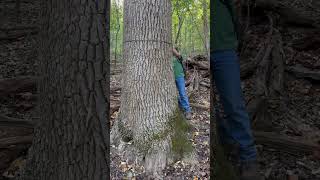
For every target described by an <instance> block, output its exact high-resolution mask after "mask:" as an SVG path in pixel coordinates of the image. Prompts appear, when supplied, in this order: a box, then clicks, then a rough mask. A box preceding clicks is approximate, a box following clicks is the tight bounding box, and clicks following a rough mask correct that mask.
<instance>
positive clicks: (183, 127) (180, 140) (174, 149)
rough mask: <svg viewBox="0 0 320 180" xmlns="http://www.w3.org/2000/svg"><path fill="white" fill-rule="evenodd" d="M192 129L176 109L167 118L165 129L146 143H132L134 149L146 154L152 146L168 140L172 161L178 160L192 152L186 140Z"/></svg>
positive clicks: (190, 145)
mask: <svg viewBox="0 0 320 180" xmlns="http://www.w3.org/2000/svg"><path fill="white" fill-rule="evenodd" d="M191 130H192V127H191V125H190V124H189V123H188V122H187V120H186V119H185V118H184V117H183V115H182V113H181V111H180V110H179V108H178V107H177V108H176V109H175V110H174V112H173V114H172V115H171V116H170V117H169V120H168V123H167V125H166V127H165V128H164V129H163V130H162V131H161V132H158V133H155V134H153V135H152V136H150V138H148V139H147V141H145V140H144V141H143V142H140V141H138V140H135V141H134V144H135V147H136V148H137V149H138V150H139V151H140V152H141V153H143V154H146V153H148V151H149V150H150V148H151V147H152V145H154V144H156V143H158V142H160V141H165V140H169V141H171V152H168V153H172V155H173V157H174V159H180V158H182V157H183V156H184V155H186V154H188V153H191V152H192V151H193V147H192V143H191V141H190V140H189V139H188V133H190V134H191Z"/></svg>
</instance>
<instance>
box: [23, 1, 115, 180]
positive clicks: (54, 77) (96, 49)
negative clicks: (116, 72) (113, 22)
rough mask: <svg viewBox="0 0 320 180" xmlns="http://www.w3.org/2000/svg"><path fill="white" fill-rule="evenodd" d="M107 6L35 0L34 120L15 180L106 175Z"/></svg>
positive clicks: (69, 179)
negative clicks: (21, 168)
mask: <svg viewBox="0 0 320 180" xmlns="http://www.w3.org/2000/svg"><path fill="white" fill-rule="evenodd" d="M97 2H98V3H97ZM106 3H107V4H106ZM109 7H110V4H109V2H108V1H96V2H95V1H83V2H82V1H63V0H54V1H45V0H43V1H41V32H40V37H39V40H40V41H39V47H40V49H39V59H40V62H39V67H40V72H39V73H40V75H42V78H40V82H39V87H38V88H39V91H40V101H39V102H40V104H39V106H40V108H39V109H40V113H39V115H40V120H39V122H37V125H36V128H35V132H34V138H33V144H32V147H31V148H30V150H29V155H28V162H27V166H26V169H25V171H24V173H23V174H22V176H21V179H23V180H44V179H46V180H57V179H59V180H75V179H90V180H92V179H93V180H101V179H108V177H109V167H108V166H109V163H108V158H107V156H108V154H109V152H108V149H109V146H108V141H109V139H108V138H107V137H108V134H107V131H108V129H107V128H108V122H107V116H109V114H108V109H109V105H108V103H107V102H109V99H107V96H106V93H107V91H108V89H107V88H108V87H109V86H107V84H109V83H108V81H107V80H108V78H107V75H108V71H109V69H108V68H109V63H108V62H107V58H108V57H109V52H108V51H109V43H108V42H109V37H108V33H106V30H107V31H108V30H109V28H107V29H106V24H109V14H107V13H109ZM106 17H107V18H108V19H107V20H106Z"/></svg>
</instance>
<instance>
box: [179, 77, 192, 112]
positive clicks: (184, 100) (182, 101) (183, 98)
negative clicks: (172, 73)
mask: <svg viewBox="0 0 320 180" xmlns="http://www.w3.org/2000/svg"><path fill="white" fill-rule="evenodd" d="M176 85H177V89H178V92H179V98H178V102H179V106H180V108H182V109H183V110H184V111H185V112H191V109H190V104H189V99H188V95H187V92H186V83H185V81H184V77H183V76H182V77H177V78H176Z"/></svg>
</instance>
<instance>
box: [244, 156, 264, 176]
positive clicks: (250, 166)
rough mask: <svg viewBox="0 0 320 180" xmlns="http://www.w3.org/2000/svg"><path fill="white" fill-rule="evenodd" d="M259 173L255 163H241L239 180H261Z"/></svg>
mask: <svg viewBox="0 0 320 180" xmlns="http://www.w3.org/2000/svg"><path fill="white" fill-rule="evenodd" d="M263 179H264V178H263V177H262V176H261V175H260V173H259V164H258V162H257V161H255V160H254V161H248V162H242V163H241V165H240V180H263Z"/></svg>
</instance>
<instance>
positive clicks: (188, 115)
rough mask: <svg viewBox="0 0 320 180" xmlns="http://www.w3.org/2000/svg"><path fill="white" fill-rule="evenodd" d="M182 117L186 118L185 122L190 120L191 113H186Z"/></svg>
mask: <svg viewBox="0 0 320 180" xmlns="http://www.w3.org/2000/svg"><path fill="white" fill-rule="evenodd" d="M184 116H185V117H186V119H187V120H191V118H192V115H191V112H186V113H185V114H184Z"/></svg>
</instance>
